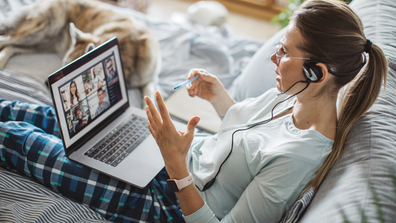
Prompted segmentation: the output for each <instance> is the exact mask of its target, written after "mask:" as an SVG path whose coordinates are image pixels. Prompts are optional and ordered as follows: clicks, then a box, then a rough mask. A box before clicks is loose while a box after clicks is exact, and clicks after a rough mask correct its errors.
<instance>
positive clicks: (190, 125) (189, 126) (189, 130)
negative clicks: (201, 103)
mask: <svg viewBox="0 0 396 223" xmlns="http://www.w3.org/2000/svg"><path fill="white" fill-rule="evenodd" d="M200 120H201V118H200V117H198V116H195V117H193V118H191V119H190V121H189V122H188V124H187V134H189V133H192V134H194V129H195V127H196V126H197V125H198V123H199V121H200Z"/></svg>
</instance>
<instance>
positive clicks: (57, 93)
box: [49, 38, 129, 149]
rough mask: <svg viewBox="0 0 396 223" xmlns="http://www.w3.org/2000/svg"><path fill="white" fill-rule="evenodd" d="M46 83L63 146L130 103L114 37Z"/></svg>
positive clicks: (77, 139) (71, 142)
mask: <svg viewBox="0 0 396 223" xmlns="http://www.w3.org/2000/svg"><path fill="white" fill-rule="evenodd" d="M49 83H50V88H51V93H52V96H53V101H54V106H55V109H56V112H57V116H58V121H59V127H60V130H61V133H62V137H63V142H64V146H65V149H67V148H69V147H70V146H72V145H73V144H74V143H76V142H78V141H79V140H81V139H82V138H83V137H84V138H90V136H89V134H90V133H91V134H92V132H93V131H92V130H94V128H100V127H101V126H100V124H101V123H103V121H104V120H106V119H107V118H109V117H110V116H112V115H113V114H114V113H115V112H116V111H117V110H119V109H122V108H125V106H129V104H128V97H127V91H126V87H125V80H124V74H123V69H122V64H121V58H120V53H119V48H118V41H117V39H115V38H113V39H112V40H109V41H108V42H106V43H104V44H102V45H101V46H99V47H97V48H96V49H94V50H93V51H91V52H89V53H87V54H85V55H84V56H82V57H80V58H79V59H77V60H76V61H74V62H72V63H70V64H69V65H67V66H65V67H64V68H62V69H60V70H59V71H57V72H55V73H54V74H53V75H51V76H50V78H49Z"/></svg>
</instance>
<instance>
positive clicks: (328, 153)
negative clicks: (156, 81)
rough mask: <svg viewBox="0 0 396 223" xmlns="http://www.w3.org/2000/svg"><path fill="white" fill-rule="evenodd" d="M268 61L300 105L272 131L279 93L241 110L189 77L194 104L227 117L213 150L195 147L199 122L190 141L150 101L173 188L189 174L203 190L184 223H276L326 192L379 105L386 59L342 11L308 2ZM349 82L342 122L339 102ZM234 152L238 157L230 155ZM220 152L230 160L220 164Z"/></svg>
mask: <svg viewBox="0 0 396 223" xmlns="http://www.w3.org/2000/svg"><path fill="white" fill-rule="evenodd" d="M340 21H342V23H340ZM340 34H342V35H340ZM366 54H368V58H366V57H367V55H366ZM271 60H272V61H273V62H274V64H275V72H276V73H277V77H276V80H277V90H278V91H280V92H282V93H286V94H288V95H297V96H296V98H295V100H294V102H293V104H287V105H283V106H281V105H280V106H279V107H281V108H282V109H281V110H280V111H279V110H278V112H274V118H273V119H272V121H271V122H268V121H266V120H267V118H269V117H268V116H266V115H267V114H269V113H270V112H269V111H271V110H272V107H273V105H274V104H275V103H273V104H272V105H271V106H270V108H271V109H269V108H267V107H266V106H268V104H271V102H274V101H273V100H274V99H273V97H276V93H275V94H274V93H271V92H267V93H265V94H264V95H262V96H260V97H258V98H256V99H250V100H247V101H244V102H241V103H238V104H235V105H234V102H233V100H232V99H231V98H230V96H229V95H228V94H227V92H226V91H225V89H224V87H223V86H222V85H221V83H220V82H219V81H218V79H217V78H216V77H215V76H213V75H210V74H205V73H202V72H201V73H200V72H197V71H193V72H192V73H191V74H190V77H189V78H190V79H191V78H192V77H193V76H195V75H198V76H199V78H198V79H197V81H194V82H192V84H191V86H190V87H189V89H188V92H189V94H190V96H193V97H194V96H199V97H201V98H203V99H206V100H208V101H210V102H211V103H212V105H213V106H214V107H215V108H216V111H217V113H218V114H219V116H221V117H222V116H224V120H223V124H222V126H221V128H220V132H219V134H218V135H216V136H214V137H212V138H214V139H213V140H212V141H213V142H212V143H211V142H210V139H208V138H206V139H204V140H196V141H194V142H193V141H192V140H193V126H195V125H196V123H197V122H198V121H199V118H197V117H194V118H192V119H191V120H190V123H189V128H188V130H187V132H186V133H181V132H177V131H176V130H175V129H174V127H173V125H172V124H171V120H170V119H169V116H168V114H167V111H166V108H165V105H164V103H163V101H162V99H161V97H160V96H159V95H158V94H157V103H158V108H159V113H158V112H157V111H156V109H155V107H154V104H153V103H152V101H151V100H150V99H148V98H146V102H147V104H148V109H147V114H148V117H149V128H150V131H151V133H152V135H153V136H154V138H155V139H156V140H157V143H158V145H159V147H160V149H161V152H162V155H163V157H164V160H165V167H166V170H167V172H168V174H169V176H170V178H171V179H172V178H173V179H183V178H185V177H186V176H188V175H189V172H192V173H193V176H194V180H195V181H196V182H195V184H196V185H197V187H195V186H194V185H193V184H190V185H189V186H188V187H186V188H183V189H182V190H181V191H180V192H177V193H176V194H177V196H178V199H179V202H180V206H181V209H182V212H183V214H184V215H185V216H186V217H185V218H186V219H188V220H192V219H196V218H197V216H200V220H201V221H202V222H205V221H206V222H209V221H211V222H212V221H213V222H215V221H216V219H215V216H216V217H218V218H219V217H220V218H221V219H222V221H224V222H228V221H230V222H231V221H235V222H253V221H259V222H264V221H265V222H266V221H269V222H277V221H279V219H280V217H281V216H282V212H283V211H284V210H286V209H287V208H288V207H290V205H291V204H292V203H293V202H294V200H295V199H296V196H297V195H298V194H299V193H300V192H301V191H303V190H304V189H308V188H310V187H313V189H314V190H316V189H317V188H318V187H319V185H320V183H321V182H322V180H323V178H324V176H325V175H326V173H327V172H328V171H329V169H330V168H331V166H332V165H333V164H334V162H335V161H336V160H337V159H338V158H339V156H340V154H341V151H342V147H343V145H344V143H345V139H346V135H347V134H348V132H349V130H350V128H351V127H352V125H353V124H354V123H355V122H356V121H357V120H358V119H359V118H360V117H361V116H362V115H363V114H364V113H365V112H366V111H367V109H368V108H369V107H370V106H371V105H372V104H373V102H374V101H375V99H376V98H377V96H378V94H379V90H380V87H381V84H382V82H383V81H384V80H385V79H386V74H387V62H386V59H385V57H384V55H383V53H382V51H381V50H380V49H379V48H378V47H377V46H376V45H374V44H372V43H371V42H370V41H369V40H367V39H366V38H365V37H364V33H363V26H362V23H361V21H360V20H359V19H358V17H357V16H356V15H355V14H354V13H353V12H352V10H350V9H349V8H348V6H346V5H345V4H343V3H341V2H338V1H307V2H305V3H304V4H303V5H302V6H301V8H300V10H298V11H297V12H296V13H295V15H294V17H293V18H292V21H291V24H290V25H289V27H288V29H287V31H286V34H285V36H284V37H283V38H282V40H281V43H280V45H279V46H278V47H277V50H276V53H274V54H273V55H272V56H271ZM367 60H368V61H367ZM363 67H364V68H363ZM361 70H362V71H361ZM360 71H361V72H360ZM349 82H351V84H350V85H349V86H348V88H347V89H346V92H345V97H344V99H343V101H342V103H341V105H340V110H339V113H338V114H337V106H336V103H337V96H338V92H339V90H340V88H341V87H343V86H344V85H346V84H347V83H349ZM270 95H272V97H269V96H270ZM275 100H276V99H275ZM278 101H281V100H276V103H277V102H278ZM275 111H276V110H275ZM237 119H238V120H237ZM272 122H276V123H272ZM253 125H255V126H254V127H252V126H253ZM240 131H245V132H243V133H242V132H240ZM293 133H295V134H293ZM238 135H239V136H238ZM191 144H192V146H190V145H191ZM230 144H231V145H230ZM224 145H225V146H224ZM190 147H191V148H190ZM229 147H231V148H233V149H234V150H233V151H231V152H228V151H229V150H227V149H228V148H229ZM257 147H259V149H258V148H257ZM214 150H220V151H223V154H226V155H227V156H228V157H226V158H225V159H219V160H220V162H219V161H218V160H216V158H218V157H220V156H219V155H218V154H217V153H216V152H213V151H214ZM238 150H239V151H238ZM185 160H187V161H185ZM224 160H226V161H225V163H224V164H223V163H222V162H224ZM217 162H218V163H217ZM304 162H305V163H304ZM310 162H311V163H310ZM322 163H323V165H322ZM227 164H228V165H227ZM213 166H214V167H215V168H214V169H215V170H213ZM220 168H221V171H219V170H218V169H220ZM244 169H245V171H244V172H243V171H242V170H244ZM285 172H286V173H285ZM315 172H317V174H316V176H314V175H315ZM208 173H209V174H208ZM302 173H303V174H302ZM217 174H218V175H217ZM222 174H223V176H222ZM216 175H217V178H216V180H215V183H214V184H213V186H212V188H213V190H212V191H208V192H206V191H204V190H203V186H204V185H205V184H207V183H208V182H210V180H212V179H214V178H215V177H216ZM311 179H312V180H311ZM197 181H198V182H197ZM217 181H220V182H217ZM236 181H237V182H236ZM243 181H245V183H243ZM290 187H292V188H290ZM209 190H210V189H209ZM231 195H234V196H235V197H236V198H235V199H231V198H230V197H232V196H231ZM205 203H206V204H205ZM222 203H226V204H227V205H222ZM218 206H222V208H218ZM225 206H229V207H225ZM212 212H213V213H214V214H215V215H213V213H212ZM205 217H206V218H205ZM258 219H261V220H258Z"/></svg>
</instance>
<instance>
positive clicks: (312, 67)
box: [303, 60, 323, 82]
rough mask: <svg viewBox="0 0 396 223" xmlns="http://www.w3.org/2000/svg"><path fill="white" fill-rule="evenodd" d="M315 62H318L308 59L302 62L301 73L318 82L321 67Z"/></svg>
mask: <svg viewBox="0 0 396 223" xmlns="http://www.w3.org/2000/svg"><path fill="white" fill-rule="evenodd" d="M317 63H319V62H317V61H312V60H308V61H305V63H304V64H303V73H304V75H305V77H306V78H307V79H309V80H310V81H311V82H318V81H320V80H321V79H322V77H323V73H322V69H321V68H320V67H319V66H317V65H316V64H317Z"/></svg>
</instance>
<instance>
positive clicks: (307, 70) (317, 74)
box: [302, 57, 367, 83]
mask: <svg viewBox="0 0 396 223" xmlns="http://www.w3.org/2000/svg"><path fill="white" fill-rule="evenodd" d="M366 61H367V60H366V57H364V61H363V63H362V65H360V66H359V67H358V68H357V69H356V70H353V71H351V72H348V73H343V74H338V73H336V72H334V71H333V69H331V68H330V67H329V66H328V65H326V66H327V70H328V71H329V73H331V74H332V75H334V76H337V77H345V76H349V75H352V74H355V73H356V72H358V71H360V69H362V68H363V66H364V65H365V64H366ZM317 63H321V62H319V61H316V60H307V61H305V63H304V64H303V66H302V68H303V73H304V75H305V77H306V78H307V81H310V82H313V83H315V82H318V81H320V80H321V79H322V78H323V73H322V68H321V67H320V66H318V65H316V64H317Z"/></svg>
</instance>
